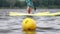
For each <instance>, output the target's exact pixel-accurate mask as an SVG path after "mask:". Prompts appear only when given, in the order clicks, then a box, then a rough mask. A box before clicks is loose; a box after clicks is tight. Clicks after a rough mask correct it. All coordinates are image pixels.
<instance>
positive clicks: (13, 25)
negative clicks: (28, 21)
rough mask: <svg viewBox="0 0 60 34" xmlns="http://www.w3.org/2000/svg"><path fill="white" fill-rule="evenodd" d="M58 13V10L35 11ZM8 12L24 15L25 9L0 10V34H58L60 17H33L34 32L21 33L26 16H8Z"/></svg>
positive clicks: (59, 31) (59, 32) (38, 10)
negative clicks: (35, 26)
mask: <svg viewBox="0 0 60 34" xmlns="http://www.w3.org/2000/svg"><path fill="white" fill-rule="evenodd" d="M46 11H49V12H50V13H53V12H60V9H37V10H36V11H34V10H33V13H38V12H46ZM9 12H22V13H26V10H25V9H0V34H60V16H50V17H49V16H44V17H42V16H33V19H34V20H35V21H36V25H37V28H36V31H34V32H32V31H31V32H30V31H28V32H24V31H22V27H21V23H22V21H23V20H24V19H25V18H26V16H20V17H19V16H16V17H11V16H8V13H9ZM44 28H46V29H44Z"/></svg>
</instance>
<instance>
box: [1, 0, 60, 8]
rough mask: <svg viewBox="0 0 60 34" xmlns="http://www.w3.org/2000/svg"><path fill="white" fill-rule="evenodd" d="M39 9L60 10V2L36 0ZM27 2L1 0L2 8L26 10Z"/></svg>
mask: <svg viewBox="0 0 60 34" xmlns="http://www.w3.org/2000/svg"><path fill="white" fill-rule="evenodd" d="M35 1H36V3H35V4H36V6H37V8H54V9H55V8H60V0H35ZM25 7H26V2H25V0H0V8H25Z"/></svg>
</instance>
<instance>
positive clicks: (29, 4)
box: [26, 0, 33, 14]
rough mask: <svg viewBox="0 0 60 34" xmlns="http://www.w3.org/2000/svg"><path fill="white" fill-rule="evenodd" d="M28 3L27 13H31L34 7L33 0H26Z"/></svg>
mask: <svg viewBox="0 0 60 34" xmlns="http://www.w3.org/2000/svg"><path fill="white" fill-rule="evenodd" d="M26 4H27V13H28V14H31V13H32V7H33V2H32V0H26Z"/></svg>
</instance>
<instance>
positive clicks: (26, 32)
mask: <svg viewBox="0 0 60 34" xmlns="http://www.w3.org/2000/svg"><path fill="white" fill-rule="evenodd" d="M22 32H23V34H36V31H22Z"/></svg>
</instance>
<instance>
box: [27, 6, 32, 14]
mask: <svg viewBox="0 0 60 34" xmlns="http://www.w3.org/2000/svg"><path fill="white" fill-rule="evenodd" d="M31 13H32V7H29V6H28V7H27V14H31Z"/></svg>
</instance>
